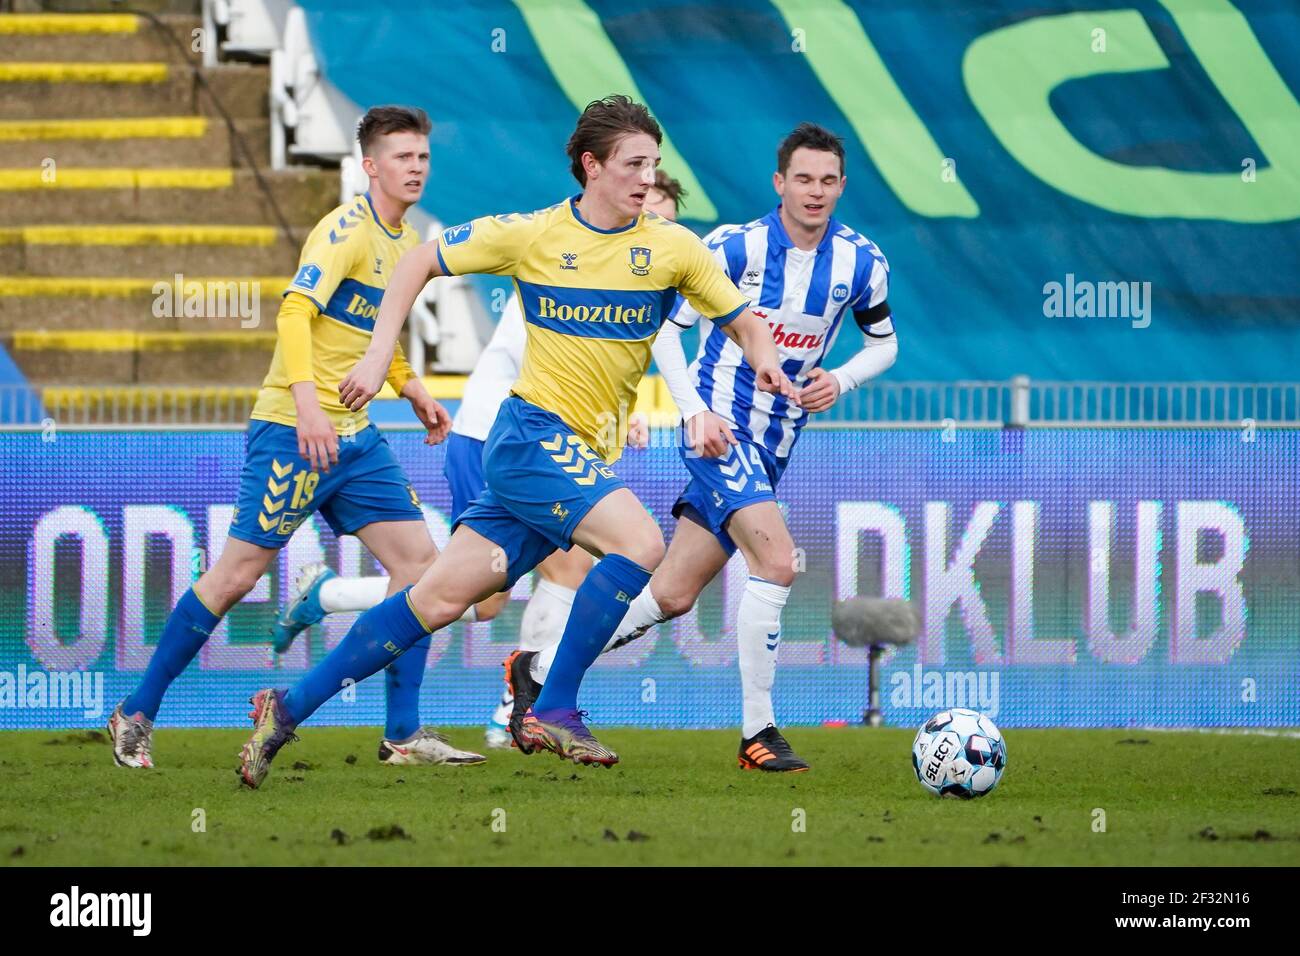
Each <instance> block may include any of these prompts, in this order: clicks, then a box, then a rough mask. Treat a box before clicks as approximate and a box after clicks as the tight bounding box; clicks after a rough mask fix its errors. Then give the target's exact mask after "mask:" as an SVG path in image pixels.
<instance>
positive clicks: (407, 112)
mask: <svg viewBox="0 0 1300 956" xmlns="http://www.w3.org/2000/svg"><path fill="white" fill-rule="evenodd" d="M432 129H433V124H432V123H431V122H429V114H427V113H425V111H424V110H422V109H420V108H419V107H418V106H372V107H370V109H368V110H366V115H365V116H363V117H361V122H360V123H358V124H357V142H358V143H360V144H361V154H362V155H363V156H367V155H369V154H370V147H371V146H373V145H374V142H375V140H377V139H379V137H381V136H387V135H388V134H389V133H420V134H421V135H424V136H428V135H429V131H430V130H432Z"/></svg>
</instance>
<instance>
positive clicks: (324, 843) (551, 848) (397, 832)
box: [0, 727, 1300, 866]
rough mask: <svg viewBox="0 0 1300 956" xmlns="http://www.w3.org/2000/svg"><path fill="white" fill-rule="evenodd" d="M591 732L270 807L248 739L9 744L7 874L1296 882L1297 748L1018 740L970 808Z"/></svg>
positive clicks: (327, 749)
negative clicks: (685, 868) (458, 871)
mask: <svg viewBox="0 0 1300 956" xmlns="http://www.w3.org/2000/svg"><path fill="white" fill-rule="evenodd" d="M596 729H597V732H598V734H599V736H600V737H601V739H602V740H604V741H607V742H608V743H609V744H610V745H611V746H613V747H614V748H615V749H617V750H618V751H619V752H620V754H621V755H622V757H623V763H622V764H620V765H619V766H617V767H615V768H613V769H609V770H606V769H601V768H578V767H575V766H573V765H572V764H567V763H563V762H561V761H560V760H558V759H556V758H555V757H553V756H551V755H550V754H537V755H534V756H530V757H525V756H523V755H522V754H519V753H517V752H513V751H509V752H500V751H493V752H491V756H490V758H489V761H488V763H487V764H486V765H482V766H478V767H401V768H398V767H385V766H381V765H380V764H379V763H378V762H377V761H376V759H375V751H376V748H377V744H378V738H379V732H378V730H376V729H375V728H366V727H361V728H310V727H308V728H306V729H305V730H304V732H303V739H302V740H301V741H300V742H299V743H296V744H292V745H290V746H288V747H286V748H285V749H284V750H283V751H281V753H280V755H279V757H278V759H277V760H276V763H275V767H274V768H273V770H272V773H271V776H270V777H269V778H268V780H267V782H266V784H264V786H263V788H262V789H261V790H259V791H255V792H254V791H248V790H243V789H241V788H240V787H239V786H238V783H237V780H236V777H235V772H234V768H235V764H236V757H235V754H236V752H237V750H238V748H239V746H240V744H241V743H242V742H243V741H244V739H245V738H246V732H245V731H242V730H173V729H166V728H163V729H160V730H159V731H158V733H157V734H156V737H155V743H154V755H155V759H156V761H157V763H158V765H159V769H156V770H153V771H145V772H140V771H128V770H124V769H120V768H118V767H115V766H114V765H113V762H112V756H111V753H110V751H109V748H108V744H107V742H106V740H105V739H104V738H103V735H102V734H98V733H89V734H87V733H84V732H83V733H66V732H64V733H54V732H6V733H0V774H2V776H3V779H4V781H5V790H6V793H5V799H4V800H3V801H0V863H3V864H5V865H8V866H15V865H18V866H26V865H38V866H39V865H79V864H93V865H122V864H136V865H167V864H200V865H250V864H251V865H256V864H304V865H311V866H321V865H330V864H346V865H367V866H369V865H382V864H406V865H425V864H434V865H439V864H452V865H467V864H468V865H475V864H486V865H498V864H506V865H510V864H521V865H546V864H559V865H563V864H596V865H639V864H648V865H674V864H687V865H689V864H741V865H750V864H767V865H771V864H784V865H796V866H797V865H819V864H834V865H866V866H871V865H900V864H901V865H926V864H978V865H993V864H1011V865H1044V864H1046V865H1055V864H1081V865H1090V866H1116V865H1138V866H1142V865H1193V866H1214V865H1227V864H1233V865H1243V864H1244V865H1290V866H1295V865H1297V864H1300V795H1297V791H1300V739H1296V737H1295V736H1294V735H1292V736H1252V735H1243V734H1197V733H1158V732H1148V731H1125V730H1120V731H1111V730H1085V731H1076V730H1014V729H1013V730H1011V731H1010V732H1009V733H1008V734H1007V742H1008V756H1009V764H1008V770H1007V774H1006V776H1004V777H1003V780H1002V783H1001V784H1000V785H999V787H998V789H997V790H996V791H995V792H994V793H993V794H991V795H990V796H988V797H986V798H984V799H982V800H976V801H972V802H964V801H957V800H939V799H936V798H933V797H930V796H929V795H928V794H926V793H925V792H924V791H923V790H922V789H921V787H920V786H919V785H918V784H917V782H916V780H915V778H914V777H913V775H912V770H911V764H910V745H911V739H912V733H911V732H910V731H906V730H892V729H879V730H867V729H865V728H799V727H793V728H789V730H788V733H787V736H788V737H789V739H790V741H791V743H792V744H793V745H794V746H795V748H796V750H797V751H798V752H799V753H800V754H801V755H802V756H804V757H805V758H806V759H807V760H808V761H809V762H810V763H811V764H812V765H813V769H812V771H811V772H810V773H806V774H799V775H795V776H786V775H778V774H762V773H758V772H754V771H748V772H747V771H741V770H739V769H738V768H737V767H736V762H735V750H736V743H737V737H736V734H735V733H734V732H731V731H662V730H631V729H619V728H603V729H602V728H599V727H598V728H596ZM450 736H451V739H452V741H453V742H454V743H456V744H458V745H459V746H462V747H473V746H475V745H477V744H478V743H479V741H480V739H481V738H480V735H479V731H478V730H477V729H474V728H455V729H452V730H451V731H450ZM1103 813H1104V832H1098V830H1099V829H1100V827H1101V824H1102V822H1103V817H1102V815H1101V814H1103ZM200 824H202V826H200Z"/></svg>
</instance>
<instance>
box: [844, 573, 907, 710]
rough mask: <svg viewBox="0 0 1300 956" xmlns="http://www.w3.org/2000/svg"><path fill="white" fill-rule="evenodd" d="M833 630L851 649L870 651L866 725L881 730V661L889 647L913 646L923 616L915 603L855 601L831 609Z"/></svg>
mask: <svg viewBox="0 0 1300 956" xmlns="http://www.w3.org/2000/svg"><path fill="white" fill-rule="evenodd" d="M831 629H832V630H833V631H834V632H835V636H836V637H837V638H839V639H840V640H841V641H843V642H844V643H845V644H847V645H848V646H849V647H866V648H870V650H869V652H868V654H867V661H868V664H867V696H868V702H867V710H866V713H864V714H863V715H862V722H863V723H864V724H866V725H867V726H869V727H879V726H880V725H881V724H882V723H883V722H884V715H883V714H882V713H881V711H880V668H879V664H880V658H881V656H883V655H884V653H885V649H886V648H888V647H902V646H905V645H907V644H911V643H912V642H913V641H914V640H916V636H917V635H918V634H919V633H920V632H921V616H920V615H919V614H917V613H916V608H915V607H913V606H912V602H911V601H903V600H901V599H899V598H868V597H855V598H849V599H848V600H847V601H836V602H835V603H834V604H833V605H832V606H831Z"/></svg>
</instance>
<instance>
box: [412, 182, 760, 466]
mask: <svg viewBox="0 0 1300 956" xmlns="http://www.w3.org/2000/svg"><path fill="white" fill-rule="evenodd" d="M580 198H581V196H580V195H579V196H574V197H572V198H570V199H567V200H565V201H564V202H561V203H557V204H556V205H554V206H551V207H550V208H549V209H542V210H539V211H537V212H531V213H509V214H506V215H501V216H485V217H483V218H481V219H475V220H472V221H471V222H467V223H464V224H462V225H459V226H453V227H452V228H450V229H446V230H444V231H443V233H442V236H441V237H440V238H439V239H438V246H437V252H438V262H439V264H440V265H441V266H442V270H443V272H445V273H446V274H447V275H463V274H465V273H470V272H477V273H490V274H492V275H508V276H513V277H514V281H515V287H516V290H517V292H518V295H519V302H520V304H521V305H522V307H523V313H524V321H525V324H526V327H527V330H528V340H527V343H526V345H525V346H524V360H523V367H522V369H521V370H520V373H519V379H518V381H516V382H515V384H514V387H513V389H512V391H513V392H514V394H516V395H518V396H519V397H520V398H522V399H523V400H524V401H527V402H531V403H532V404H534V405H536V406H538V407H539V408H544V409H546V410H547V411H549V412H553V413H554V414H556V415H558V416H559V417H560V418H561V419H563V420H564V422H565V424H567V425H568V426H569V427H570V428H572V429H573V431H574V432H575V433H576V434H577V435H578V436H579V437H580V438H582V439H583V440H584V441H586V442H587V444H588V445H590V446H591V448H592V449H593V450H594V451H595V452H596V453H597V454H598V455H600V456H601V458H603V459H604V460H605V461H606V462H610V463H612V462H614V461H616V460H617V459H618V457H619V455H620V454H622V450H623V444H624V442H625V440H626V435H627V418H628V415H630V414H631V412H632V410H633V408H634V406H635V402H636V389H637V384H638V383H639V382H640V381H641V377H642V376H643V375H644V374H645V370H646V369H647V368H648V367H649V365H650V345H651V343H652V342H653V341H654V337H655V335H656V334H657V333H658V332H659V328H660V326H661V325H662V324H663V322H664V320H665V318H666V317H667V316H668V313H669V312H670V311H671V310H672V307H673V303H674V301H675V299H676V295H677V293H678V292H681V294H682V295H683V296H684V297H685V298H686V300H687V301H688V302H690V303H691V304H692V305H693V306H695V307H696V308H697V309H698V310H699V311H700V312H701V314H704V315H707V316H709V317H710V318H711V319H712V320H713V322H714V323H716V324H719V325H725V324H726V323H727V322H730V321H731V320H732V319H734V318H735V317H736V316H737V315H739V314H740V313H741V311H742V310H743V309H744V308H745V307H746V306H747V305H748V304H749V302H748V300H747V299H746V298H745V297H744V296H742V295H741V294H740V292H739V291H737V289H736V287H735V286H734V285H732V283H731V280H730V279H728V278H727V275H726V273H725V272H723V270H722V268H721V267H720V266H719V265H718V264H717V262H716V261H715V260H714V258H713V257H712V256H711V255H710V254H709V250H708V249H707V248H705V246H704V244H703V243H702V242H700V240H699V238H698V237H697V236H696V235H695V234H694V233H692V232H691V231H690V230H689V229H687V228H686V227H685V226H679V225H678V224H677V223H674V222H670V221H669V220H667V219H664V218H662V217H661V216H658V215H656V214H654V213H642V214H640V215H638V216H637V218H636V219H634V220H633V221H632V222H630V223H628V224H627V225H626V226H623V227H620V228H618V229H598V228H596V227H595V226H593V225H591V224H590V223H588V222H586V221H585V220H584V219H583V218H582V215H581V214H580V213H579V211H578V204H577V203H578V200H579V199H580Z"/></svg>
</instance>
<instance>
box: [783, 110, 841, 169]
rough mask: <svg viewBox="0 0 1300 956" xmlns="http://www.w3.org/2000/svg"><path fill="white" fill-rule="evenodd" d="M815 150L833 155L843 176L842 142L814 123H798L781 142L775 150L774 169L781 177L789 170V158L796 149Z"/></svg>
mask: <svg viewBox="0 0 1300 956" xmlns="http://www.w3.org/2000/svg"><path fill="white" fill-rule="evenodd" d="M800 148H804V149H816V150H820V151H822V152H827V153H834V154H835V155H836V156H838V157H839V160H840V175H841V176H843V175H844V140H842V139H840V138H839V137H838V136H836V135H835V134H834V133H832V132H831V131H830V130H828V129H827V128H826V127H825V126H818V125H817V124H816V123H800V124H799V125H798V126H796V127H795V128H794V129H793V130H791V132H790V135H789V136H787V137H786V138H785V139H783V140H781V145H780V146H778V147H777V148H776V169H777V172H779V173H780V174H781V175H782V176H784V175H785V174H786V170H788V169H789V168H790V157H791V156H793V155H794V151H795V150H796V149H800Z"/></svg>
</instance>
